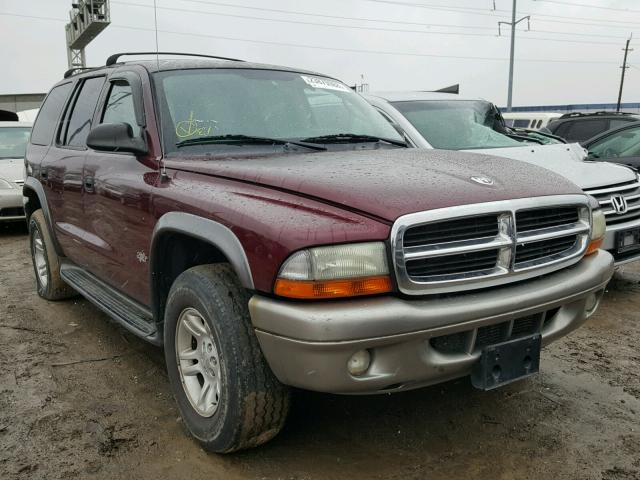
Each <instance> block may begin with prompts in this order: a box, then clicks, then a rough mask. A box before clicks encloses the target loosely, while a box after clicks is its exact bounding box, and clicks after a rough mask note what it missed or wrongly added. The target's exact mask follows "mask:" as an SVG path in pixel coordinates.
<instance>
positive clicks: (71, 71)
mask: <svg viewBox="0 0 640 480" xmlns="http://www.w3.org/2000/svg"><path fill="white" fill-rule="evenodd" d="M95 69H96V67H73V68H70V69H69V70H67V71H66V72H64V75H63V77H64V78H69V77H71V76H73V75H76V74H78V73H81V72H84V71H86V70H95Z"/></svg>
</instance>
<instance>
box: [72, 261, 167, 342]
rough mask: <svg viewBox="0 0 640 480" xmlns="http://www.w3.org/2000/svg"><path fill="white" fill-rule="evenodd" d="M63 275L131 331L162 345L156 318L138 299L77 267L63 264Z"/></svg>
mask: <svg viewBox="0 0 640 480" xmlns="http://www.w3.org/2000/svg"><path fill="white" fill-rule="evenodd" d="M60 276H61V277H62V279H63V280H64V281H65V282H66V283H68V284H69V285H71V286H72V287H73V288H74V289H75V290H77V291H78V293H80V294H81V295H82V296H83V297H85V298H86V299H87V300H89V301H90V302H91V303H93V304H94V305H95V306H96V307H98V308H99V309H100V310H102V311H103V312H105V313H106V314H107V315H109V316H110V317H111V318H113V319H114V320H115V321H116V322H118V323H120V324H121V325H122V326H124V327H125V328H127V329H128V330H131V331H132V332H133V333H135V334H136V335H138V336H140V337H143V338H145V339H146V340H148V341H150V342H152V343H155V344H158V343H159V342H160V339H159V338H158V330H157V328H156V325H155V322H154V321H153V315H152V314H151V312H150V311H149V310H148V309H147V308H145V307H144V306H142V305H140V304H139V303H138V302H136V301H135V300H132V299H130V298H129V297H127V296H126V295H123V294H122V293H120V292H118V291H117V290H115V289H114V288H113V287H111V286H110V285H107V284H106V283H104V282H103V281H101V280H98V279H97V278H96V277H95V276H94V275H92V274H91V273H89V272H87V271H86V270H84V269H82V268H80V267H77V266H75V265H70V264H68V263H63V264H62V265H61V266H60Z"/></svg>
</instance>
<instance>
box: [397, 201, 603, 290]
mask: <svg viewBox="0 0 640 480" xmlns="http://www.w3.org/2000/svg"><path fill="white" fill-rule="evenodd" d="M590 215H591V212H590V208H589V206H588V197H587V196H585V195H558V196H548V197H540V198H524V199H516V200H508V201H499V202H488V203H481V204H475V205H464V206H458V207H451V208H444V209H437V210H432V211H427V212H419V213H415V214H409V215H405V216H403V217H400V218H399V219H398V220H397V221H396V223H395V224H394V226H393V228H392V235H391V244H392V249H393V264H394V268H395V272H396V278H397V280H398V286H399V288H400V290H401V291H402V292H404V293H407V294H410V295H420V294H425V293H449V292H456V291H463V290H469V289H470V288H483V287H489V286H494V285H500V284H504V283H509V282H513V281H516V280H520V279H525V278H530V277H532V276H536V275H541V274H543V273H547V272H551V271H554V270H558V269H560V268H564V267H566V266H569V265H571V264H573V263H575V262H577V261H579V260H580V258H581V257H582V255H583V254H584V251H585V250H586V247H587V244H588V237H589V233H590V228H591V227H590ZM478 219H479V220H478ZM520 228H522V231H521V230H520ZM486 232H492V233H493V235H491V236H486ZM474 233H475V235H479V237H478V236H476V237H472V238H469V235H470V234H474ZM458 235H462V239H460V237H458ZM405 238H408V239H409V242H408V244H407V245H405V243H404V240H405ZM434 240H436V241H434ZM419 241H422V242H424V243H419Z"/></svg>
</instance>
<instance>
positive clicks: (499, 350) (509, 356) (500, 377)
mask: <svg viewBox="0 0 640 480" xmlns="http://www.w3.org/2000/svg"><path fill="white" fill-rule="evenodd" d="M541 348H542V337H541V336H540V334H536V335H531V336H528V337H522V338H517V339H514V340H508V341H506V342H502V343H498V344H495V345H488V346H486V347H484V348H483V349H482V353H481V354H480V359H479V360H478V361H477V362H476V363H475V365H474V367H473V370H472V372H471V383H472V384H473V386H474V387H476V388H478V389H480V390H493V389H494V388H498V387H501V386H503V385H506V384H508V383H511V382H515V381H517V380H520V379H523V378H526V377H529V376H531V375H534V374H535V373H537V372H538V371H539V370H540V350H541Z"/></svg>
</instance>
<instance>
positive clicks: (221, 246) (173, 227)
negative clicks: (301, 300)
mask: <svg viewBox="0 0 640 480" xmlns="http://www.w3.org/2000/svg"><path fill="white" fill-rule="evenodd" d="M167 232H173V233H181V234H184V235H187V236H190V237H193V238H197V239H199V240H202V241H204V242H207V243H210V244H211V245H213V246H214V247H216V248H217V249H218V250H220V251H221V252H222V253H223V254H224V256H225V257H227V259H228V260H229V263H230V264H231V266H232V267H233V269H234V270H235V272H236V275H238V278H239V279H240V283H241V284H242V286H243V287H245V288H247V289H250V290H253V289H254V285H253V276H252V275H251V267H250V266H249V260H248V259H247V255H246V254H245V252H244V248H243V246H242V244H241V243H240V240H238V237H236V235H235V234H234V233H233V232H232V231H231V230H230V229H229V228H228V227H226V226H225V225H223V224H221V223H218V222H216V221H214V220H209V219H208V218H203V217H199V216H197V215H193V214H190V213H184V212H169V213H165V214H164V215H163V216H162V217H160V219H159V220H158V223H157V224H156V226H155V228H154V229H153V236H152V238H151V250H150V252H151V253H150V257H151V258H150V261H151V275H152V277H153V275H154V274H155V272H154V270H153V269H154V266H155V265H156V264H157V258H156V255H157V248H156V247H157V241H158V239H159V238H160V237H161V236H162V234H163V233H167ZM152 285H153V282H152ZM153 293H154V295H155V292H153Z"/></svg>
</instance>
